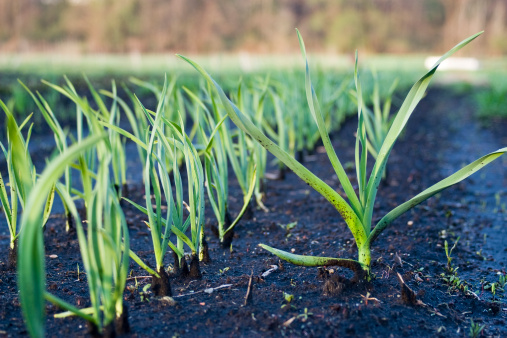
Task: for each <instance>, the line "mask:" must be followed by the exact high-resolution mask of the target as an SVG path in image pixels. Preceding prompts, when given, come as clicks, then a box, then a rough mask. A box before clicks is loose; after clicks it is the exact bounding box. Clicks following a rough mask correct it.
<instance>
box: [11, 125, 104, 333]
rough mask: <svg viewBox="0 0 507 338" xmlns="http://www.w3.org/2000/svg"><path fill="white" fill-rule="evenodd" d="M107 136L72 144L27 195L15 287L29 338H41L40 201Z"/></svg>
mask: <svg viewBox="0 0 507 338" xmlns="http://www.w3.org/2000/svg"><path fill="white" fill-rule="evenodd" d="M105 137H106V134H100V135H94V136H90V137H89V138H87V139H85V140H83V141H82V142H81V143H78V144H75V145H73V146H71V147H69V148H68V149H67V151H65V152H64V153H62V154H60V155H59V156H58V157H57V158H55V159H54V160H53V161H51V162H50V163H49V164H48V165H47V167H46V169H45V170H44V172H43V173H42V175H41V176H40V178H39V179H38V180H37V183H36V185H35V186H34V187H33V189H32V191H31V192H30V195H29V196H28V199H27V202H26V205H25V210H27V212H25V213H24V214H23V217H22V223H21V233H20V238H19V248H18V267H17V268H18V287H19V297H20V302H21V308H22V310H23V316H24V318H25V322H26V325H27V329H28V332H29V333H30V335H31V336H32V337H43V336H44V316H45V314H44V313H45V306H44V294H45V283H46V276H45V262H44V257H45V254H44V243H43V235H42V221H43V220H42V217H41V212H42V209H43V205H42V201H43V200H44V197H45V196H47V194H48V192H49V191H50V190H51V188H52V187H53V185H54V184H55V182H56V181H57V180H58V178H59V177H60V176H61V175H62V173H63V171H64V170H65V167H66V166H67V165H68V164H69V163H70V162H72V161H74V160H75V159H76V158H77V157H78V156H79V155H80V154H81V153H82V152H83V151H86V150H87V149H89V148H91V147H92V146H94V145H96V144H97V143H98V142H100V141H101V140H103V139H105Z"/></svg>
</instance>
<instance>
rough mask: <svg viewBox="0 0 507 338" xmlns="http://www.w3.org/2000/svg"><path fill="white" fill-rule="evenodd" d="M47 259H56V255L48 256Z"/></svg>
mask: <svg viewBox="0 0 507 338" xmlns="http://www.w3.org/2000/svg"><path fill="white" fill-rule="evenodd" d="M49 258H52V259H55V258H58V255H54V254H53V255H49Z"/></svg>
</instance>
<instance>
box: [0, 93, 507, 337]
mask: <svg viewBox="0 0 507 338" xmlns="http://www.w3.org/2000/svg"><path fill="white" fill-rule="evenodd" d="M472 108H473V105H471V104H470V102H468V101H467V100H466V98H464V97H461V96H459V95H457V94H454V93H453V92H451V91H447V90H443V89H438V90H434V91H432V92H430V93H429V95H428V96H427V97H426V98H425V99H424V100H423V102H422V103H421V104H420V106H419V108H418V109H417V110H416V112H415V113H414V115H413V117H412V118H411V120H410V121H409V123H408V126H407V130H406V132H405V134H404V137H403V138H402V139H401V140H400V141H399V142H398V143H397V144H396V145H395V148H394V150H393V152H392V154H391V157H390V160H389V163H388V166H389V177H388V182H387V184H386V185H385V186H383V187H381V190H380V192H379V196H378V202H377V203H376V205H375V211H374V218H375V220H379V219H380V217H381V216H383V215H384V214H385V213H386V212H388V211H389V210H391V209H392V208H393V207H394V206H396V205H398V204H399V203H401V202H404V201H405V200H406V199H408V198H410V197H412V196H414V195H416V194H417V193H418V192H420V191H421V190H423V189H424V188H425V187H428V186H430V185H431V184H432V183H435V182H437V181H438V180H440V179H442V178H444V175H447V174H450V173H452V172H454V171H456V170H457V169H459V168H461V167H462V166H463V165H464V164H466V163H468V162H470V161H472V160H474V159H476V158H478V157H480V156H482V155H484V154H486V153H488V152H490V151H493V150H496V149H498V148H501V147H502V146H506V145H507V132H505V131H506V130H507V123H506V121H498V122H497V123H495V124H494V125H492V126H490V127H488V128H481V127H479V125H478V124H477V123H476V122H477V121H475V120H474V118H473V116H472V114H473V109H472ZM355 129H356V121H348V122H346V123H345V125H344V126H343V128H342V129H341V131H340V132H339V133H338V134H337V135H334V137H333V139H334V140H335V147H336V149H337V153H338V155H339V157H340V159H341V160H342V163H347V162H350V161H353V158H354V157H353V156H354V153H353V147H354V142H355V141H354V136H353V134H354V132H355ZM506 157H507V156H506ZM497 162H498V163H494V164H492V165H491V166H490V167H487V168H486V169H485V170H483V171H482V172H479V173H478V174H476V175H474V176H472V177H471V178H470V179H468V180H467V181H465V182H463V183H460V184H458V185H457V186H455V187H453V188H451V189H449V190H447V191H445V192H442V193H441V194H439V195H437V196H436V197H433V198H432V199H430V200H429V201H427V202H425V203H423V204H422V205H420V206H418V207H416V208H415V209H413V210H412V211H410V212H408V213H406V214H405V215H403V216H402V217H400V218H399V219H398V220H397V221H396V222H395V223H394V224H393V225H392V226H391V227H389V228H387V229H386V231H385V232H384V233H382V234H381V235H380V236H379V238H378V239H377V241H376V242H375V243H374V245H373V248H372V260H373V263H372V272H373V275H374V278H373V280H372V281H371V282H370V283H360V284H358V283H353V282H351V280H350V279H351V278H352V277H353V275H352V273H351V272H350V271H349V270H344V269H341V268H334V269H317V268H305V267H298V266H293V265H290V264H288V263H285V262H280V261H279V260H278V259H277V258H276V257H275V256H273V255H271V254H270V253H268V252H266V251H264V250H262V249H261V248H259V247H258V246H257V244H258V243H265V244H268V245H271V246H273V247H276V248H279V249H283V250H288V251H293V252H295V253H300V254H308V255H323V256H330V257H345V258H356V257H357V252H356V248H355V243H354V240H353V237H352V235H351V234H350V232H349V231H348V229H347V228H346V226H345V223H344V222H343V220H342V219H341V218H340V216H339V215H338V213H337V212H336V210H335V209H334V208H333V207H332V206H331V205H330V204H329V203H327V201H326V200H324V198H323V197H321V196H320V195H319V194H318V193H316V192H314V191H312V190H311V188H310V187H308V186H307V185H306V184H304V183H303V182H302V181H301V180H300V179H299V178H298V177H296V176H295V175H294V174H293V173H292V172H287V174H286V177H285V179H284V180H282V181H270V182H268V184H267V185H266V190H267V196H266V197H267V198H266V200H265V205H266V207H267V208H268V209H269V213H265V212H263V211H261V210H254V213H253V217H252V219H251V220H242V222H241V223H240V224H239V225H238V226H237V227H236V228H235V236H234V239H233V241H232V247H231V248H230V249H223V248H222V247H221V245H220V243H219V241H218V239H217V238H216V237H215V236H213V235H212V234H211V232H210V233H209V234H207V235H208V236H207V240H208V243H209V253H210V256H211V262H210V263H208V264H203V263H202V262H201V264H200V273H201V274H202V277H201V278H200V279H192V278H182V277H180V276H178V277H176V276H174V275H173V274H171V273H172V270H171V271H170V279H171V286H172V294H173V298H174V300H175V301H176V303H174V302H172V301H170V300H168V299H167V298H157V297H155V296H153V294H152V295H151V297H149V295H146V293H145V292H144V291H143V287H144V286H145V285H146V284H147V283H151V276H149V275H148V274H147V273H146V272H144V271H143V270H141V269H140V268H139V267H138V266H137V265H136V264H135V263H134V262H131V270H132V271H131V274H130V276H129V280H128V283H127V289H126V290H125V304H126V305H127V306H128V321H129V324H130V332H129V333H125V334H124V336H126V337H152V336H158V335H164V336H185V337H192V336H234V337H237V336H262V337H264V336H277V337H278V336H313V337H325V336H330V337H336V336H371V337H376V336H385V337H388V336H394V337H421V336H426V337H434V336H442V337H464V336H468V334H469V329H470V325H471V320H473V321H474V322H475V323H478V324H480V325H485V328H484V330H483V335H484V336H497V337H505V336H507V323H506V320H507V304H506V297H505V292H501V291H498V292H497V293H496V297H495V298H493V294H492V293H491V291H489V290H487V282H495V281H498V273H505V269H506V267H505V263H506V257H507V251H506V250H507V249H506V247H507V246H506V243H505V242H506V237H507V236H506V235H505V234H506V230H505V229H506V228H507V227H506V226H505V225H506V222H507V214H506V210H505V204H506V202H507V197H506V196H507V158H504V159H499V160H498V161H497ZM305 165H306V166H307V167H308V168H309V169H310V170H312V171H313V172H314V173H316V174H317V175H318V176H319V177H321V178H322V179H323V180H324V181H326V182H327V183H329V184H332V185H333V186H335V187H338V183H337V178H336V175H335V174H334V171H333V169H332V167H331V166H330V164H329V161H328V159H327V156H326V154H325V153H324V152H323V149H321V148H318V149H317V151H316V153H315V155H312V156H310V157H306V158H305ZM347 167H348V166H347ZM273 170H276V169H275V168H273ZM349 175H350V176H355V171H354V170H351V171H349ZM130 188H131V189H130V191H129V195H130V196H131V198H132V199H134V200H137V201H142V200H143V199H142V193H143V191H142V190H143V189H142V187H141V182H137V185H136V184H132V185H131V187H130ZM231 195H232V197H231V201H230V206H231V213H233V214H234V210H239V208H240V207H241V198H239V196H240V191H239V188H238V187H237V185H235V184H233V186H232V187H231ZM495 195H496V196H498V197H495ZM124 211H125V214H126V217H127V219H128V224H129V228H130V237H131V246H132V250H134V251H135V252H136V253H137V254H138V255H139V256H140V257H141V258H142V259H143V260H145V261H146V262H148V263H149V264H151V265H152V266H153V265H154V257H153V252H152V249H151V248H150V243H151V240H150V236H149V233H148V232H147V229H146V228H145V225H144V224H143V222H142V221H143V219H144V215H142V214H139V213H138V212H137V211H136V210H135V209H134V208H133V207H130V206H125V207H124ZM208 221H209V224H211V223H213V220H212V217H211V214H209V218H208ZM2 222H3V220H2ZM291 222H297V225H296V226H295V227H294V228H292V229H290V230H288V229H287V227H286V225H287V224H289V223H291ZM207 229H208V230H209V229H210V227H209V226H207ZM1 231H2V237H1V246H0V259H1V260H2V265H1V266H0V268H2V269H3V270H2V272H1V273H0V279H1V281H0V283H1V284H0V285H1V288H0V297H1V304H2V306H1V309H0V335H3V336H26V335H27V331H26V329H25V328H24V324H23V320H22V317H21V312H20V306H19V301H18V297H17V295H18V292H17V288H16V274H15V272H13V271H9V270H8V269H7V262H6V260H7V257H8V251H7V248H8V232H7V228H6V226H4V224H3V223H2V224H1ZM44 236H45V243H46V257H47V260H46V263H47V272H48V276H47V287H48V289H49V290H50V292H52V293H54V294H56V295H57V296H59V297H61V298H63V299H65V300H66V301H69V302H71V303H73V304H76V305H77V306H79V307H86V306H88V305H89V299H88V296H87V295H88V288H87V283H86V275H85V274H84V273H83V266H82V263H81V259H80V254H79V248H78V243H77V239H76V236H75V234H67V233H66V232H65V216H64V215H55V216H52V217H51V218H50V220H49V222H48V224H47V230H46V231H45V234H44ZM458 237H460V239H459V242H458V244H457V246H456V249H455V250H454V251H453V253H452V256H453V260H452V264H453V266H454V267H458V268H459V269H458V270H457V275H458V277H459V278H460V280H461V281H462V283H464V284H462V285H466V286H467V287H468V289H469V290H470V291H472V292H474V293H475V296H474V295H472V294H471V293H469V294H468V295H467V294H466V293H465V292H464V291H463V290H461V289H460V288H459V287H452V286H451V285H448V283H446V282H445V281H444V280H443V278H442V277H441V274H442V273H444V274H445V273H446V265H447V258H446V255H445V251H444V241H446V240H447V241H448V242H449V245H450V246H452V245H453V244H454V242H455V241H456V239H457V238H458ZM50 255H51V257H55V256H54V255H56V258H50ZM190 259H191V257H188V261H189V262H190ZM171 261H172V259H171V257H170V255H168V256H167V257H166V261H165V263H166V265H167V266H169V264H170V263H171ZM194 264H195V263H194ZM78 266H79V270H80V271H81V272H80V273H79V274H78V273H77V268H78ZM190 266H192V264H190ZM267 271H270V273H268V272H267ZM265 272H266V273H265ZM398 274H399V275H400V277H401V278H402V280H403V281H404V282H401V279H399V277H398ZM481 280H482V282H481ZM506 291H507V290H506ZM284 293H285V294H289V295H293V297H292V300H291V301H290V302H289V301H288V299H290V298H291V297H289V296H288V295H285V296H284ZM247 294H248V297H247ZM147 297H148V298H147ZM247 298H248V301H247ZM58 312H59V309H57V308H55V307H54V306H52V305H49V304H48V306H47V314H48V316H47V334H48V336H60V337H68V336H86V335H87V332H88V328H87V325H86V323H85V322H83V321H82V320H81V319H78V318H66V319H55V318H53V314H55V313H58Z"/></svg>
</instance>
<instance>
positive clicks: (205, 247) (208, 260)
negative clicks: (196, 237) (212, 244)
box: [201, 237, 211, 264]
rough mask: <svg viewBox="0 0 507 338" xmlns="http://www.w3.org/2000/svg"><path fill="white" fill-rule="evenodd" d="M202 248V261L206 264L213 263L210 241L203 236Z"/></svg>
mask: <svg viewBox="0 0 507 338" xmlns="http://www.w3.org/2000/svg"><path fill="white" fill-rule="evenodd" d="M201 250H202V262H203V263H205V264H208V263H211V257H210V256H209V247H208V242H207V241H206V238H205V237H203V239H202V243H201Z"/></svg>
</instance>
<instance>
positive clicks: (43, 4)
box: [0, 0, 507, 56]
mask: <svg viewBox="0 0 507 338" xmlns="http://www.w3.org/2000/svg"><path fill="white" fill-rule="evenodd" d="M296 27H297V28H299V30H300V31H301V32H302V33H303V35H304V37H305V40H306V41H307V46H308V47H309V49H310V50H312V51H313V52H322V53H339V54H342V53H353V52H354V50H355V49H357V48H359V49H360V50H363V51H364V52H369V53H396V54H399V53H428V52H439V51H443V50H446V49H447V48H448V47H450V46H451V45H454V44H455V43H457V42H459V41H461V40H462V39H463V38H465V37H467V36H469V35H471V34H473V33H476V32H478V31H481V30H485V31H486V34H485V35H484V36H483V37H482V38H481V39H480V40H479V41H478V42H477V43H474V45H473V46H472V48H467V49H466V50H467V53H469V54H474V55H488V56H492V55H504V54H506V53H507V34H506V32H507V1H505V0H418V1H407V0H355V1H347V0H248V1H240V0H217V1H211V0H16V1H12V0H0V51H1V52H3V53H30V52H32V53H33V52H36V53H38V52H50V53H64V54H77V55H80V54H89V53H142V54H144V53H169V52H170V53H174V52H178V53H194V54H207V53H236V52H247V53H255V54H257V53H295V52H298V44H297V41H296V38H295V32H294V28H296Z"/></svg>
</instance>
